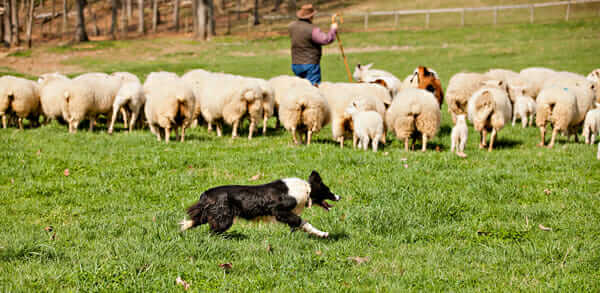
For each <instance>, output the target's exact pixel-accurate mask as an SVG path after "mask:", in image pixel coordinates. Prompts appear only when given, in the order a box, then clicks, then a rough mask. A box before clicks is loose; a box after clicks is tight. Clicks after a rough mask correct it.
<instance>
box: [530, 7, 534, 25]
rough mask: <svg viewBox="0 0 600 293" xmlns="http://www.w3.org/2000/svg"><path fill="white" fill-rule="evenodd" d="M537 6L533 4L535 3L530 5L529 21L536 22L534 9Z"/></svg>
mask: <svg viewBox="0 0 600 293" xmlns="http://www.w3.org/2000/svg"><path fill="white" fill-rule="evenodd" d="M534 7H535V6H533V4H532V5H531V6H529V23H531V24H533V22H534V19H533V17H534V14H533V9H534Z"/></svg>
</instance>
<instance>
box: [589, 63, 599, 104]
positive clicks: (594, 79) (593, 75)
mask: <svg viewBox="0 0 600 293" xmlns="http://www.w3.org/2000/svg"><path fill="white" fill-rule="evenodd" d="M587 79H588V80H589V81H590V82H592V83H593V84H595V85H596V103H600V68H599V69H595V70H594V71H592V72H591V73H590V74H588V76H587Z"/></svg>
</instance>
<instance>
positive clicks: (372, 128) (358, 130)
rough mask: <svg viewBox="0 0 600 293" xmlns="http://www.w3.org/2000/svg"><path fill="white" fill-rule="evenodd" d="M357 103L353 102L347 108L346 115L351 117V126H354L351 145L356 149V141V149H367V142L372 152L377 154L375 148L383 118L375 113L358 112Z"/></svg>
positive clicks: (381, 133)
mask: <svg viewBox="0 0 600 293" xmlns="http://www.w3.org/2000/svg"><path fill="white" fill-rule="evenodd" d="M358 103H359V101H354V102H352V104H350V106H349V107H348V108H346V113H347V114H348V115H350V116H352V124H353V126H354V135H353V137H352V145H353V146H354V148H356V145H357V140H360V141H359V142H358V147H359V148H361V147H362V149H363V150H365V151H366V150H367V149H368V148H369V141H371V143H372V146H373V152H377V147H378V145H379V141H380V140H381V137H382V136H383V135H384V132H383V128H384V127H383V118H382V117H381V115H379V113H377V112H375V111H359V110H358V109H359V108H360V106H359V105H358Z"/></svg>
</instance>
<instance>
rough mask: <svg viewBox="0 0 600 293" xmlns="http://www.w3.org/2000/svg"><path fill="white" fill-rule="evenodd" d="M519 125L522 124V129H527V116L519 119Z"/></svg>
mask: <svg viewBox="0 0 600 293" xmlns="http://www.w3.org/2000/svg"><path fill="white" fill-rule="evenodd" d="M521 123H522V124H523V128H526V127H527V115H525V116H523V118H521Z"/></svg>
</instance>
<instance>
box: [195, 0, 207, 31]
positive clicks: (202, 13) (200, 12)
mask: <svg viewBox="0 0 600 293" xmlns="http://www.w3.org/2000/svg"><path fill="white" fill-rule="evenodd" d="M197 3H198V4H197V7H196V8H197V12H196V15H197V17H198V20H197V23H198V30H197V33H196V38H197V39H202V40H204V39H206V36H207V30H206V23H207V19H206V16H207V11H206V3H205V2H204V0H198V2H197Z"/></svg>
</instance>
